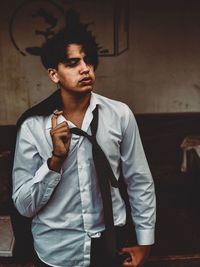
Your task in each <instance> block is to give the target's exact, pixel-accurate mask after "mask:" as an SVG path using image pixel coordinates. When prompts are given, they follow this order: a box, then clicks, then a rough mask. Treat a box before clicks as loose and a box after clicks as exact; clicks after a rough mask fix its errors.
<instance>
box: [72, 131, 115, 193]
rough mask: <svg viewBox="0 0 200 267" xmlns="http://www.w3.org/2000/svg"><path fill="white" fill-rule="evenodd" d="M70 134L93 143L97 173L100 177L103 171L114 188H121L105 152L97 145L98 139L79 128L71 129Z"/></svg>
mask: <svg viewBox="0 0 200 267" xmlns="http://www.w3.org/2000/svg"><path fill="white" fill-rule="evenodd" d="M70 132H71V133H72V134H76V135H79V136H84V137H86V138H87V139H88V140H89V141H90V142H91V144H92V146H93V149H94V151H95V153H94V155H93V159H94V164H95V168H96V171H97V175H99V171H101V173H103V172H104V174H105V175H106V176H107V177H106V178H107V179H109V180H110V183H111V185H112V187H115V188H118V187H119V186H118V181H117V179H116V177H115V175H114V173H113V171H112V168H111V166H110V163H109V161H108V159H107V157H106V155H105V153H104V152H103V150H102V149H101V147H100V146H99V144H98V143H97V141H96V137H95V136H93V135H89V134H88V133H86V132H85V131H83V130H81V129H80V128H77V127H73V128H71V129H70Z"/></svg>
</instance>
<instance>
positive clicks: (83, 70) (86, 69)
mask: <svg viewBox="0 0 200 267" xmlns="http://www.w3.org/2000/svg"><path fill="white" fill-rule="evenodd" d="M89 71H90V66H89V65H88V64H87V63H86V62H85V61H84V60H82V61H81V70H80V73H89Z"/></svg>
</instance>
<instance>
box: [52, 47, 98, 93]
mask: <svg viewBox="0 0 200 267" xmlns="http://www.w3.org/2000/svg"><path fill="white" fill-rule="evenodd" d="M54 78H55V79H56V80H54V82H56V83H58V84H59V85H60V87H61V89H62V90H65V91H66V92H68V93H86V92H91V91H92V90H93V86H94V81H95V74H94V67H93V66H92V65H91V63H90V62H89V60H88V58H87V56H86V55H85V52H84V51H83V49H82V46H81V45H78V44H70V45H69V46H68V47H67V58H66V62H65V63H59V64H58V68H57V70H56V71H55V76H54Z"/></svg>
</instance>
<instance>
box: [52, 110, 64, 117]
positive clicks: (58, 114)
mask: <svg viewBox="0 0 200 267" xmlns="http://www.w3.org/2000/svg"><path fill="white" fill-rule="evenodd" d="M53 114H54V115H55V116H60V115H62V114H63V111H62V110H57V109H56V110H54V112H53Z"/></svg>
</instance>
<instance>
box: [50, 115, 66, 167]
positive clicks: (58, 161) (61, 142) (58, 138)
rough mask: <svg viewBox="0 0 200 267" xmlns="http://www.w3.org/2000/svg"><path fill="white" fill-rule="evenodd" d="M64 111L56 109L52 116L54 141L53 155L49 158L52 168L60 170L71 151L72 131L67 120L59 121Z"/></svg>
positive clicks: (52, 136)
mask: <svg viewBox="0 0 200 267" xmlns="http://www.w3.org/2000/svg"><path fill="white" fill-rule="evenodd" d="M62 114H63V111H56V112H54V115H53V116H52V118H51V125H52V128H51V131H50V134H51V139H52V143H53V155H52V157H51V158H50V159H49V160H48V166H49V168H50V169H51V170H53V171H57V172H59V171H60V169H61V166H62V163H63V161H64V160H65V158H66V157H67V154H68V152H69V146H70V141H71V133H70V130H69V126H68V124H67V122H62V123H59V124H58V123H57V118H58V116H60V115H62Z"/></svg>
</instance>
